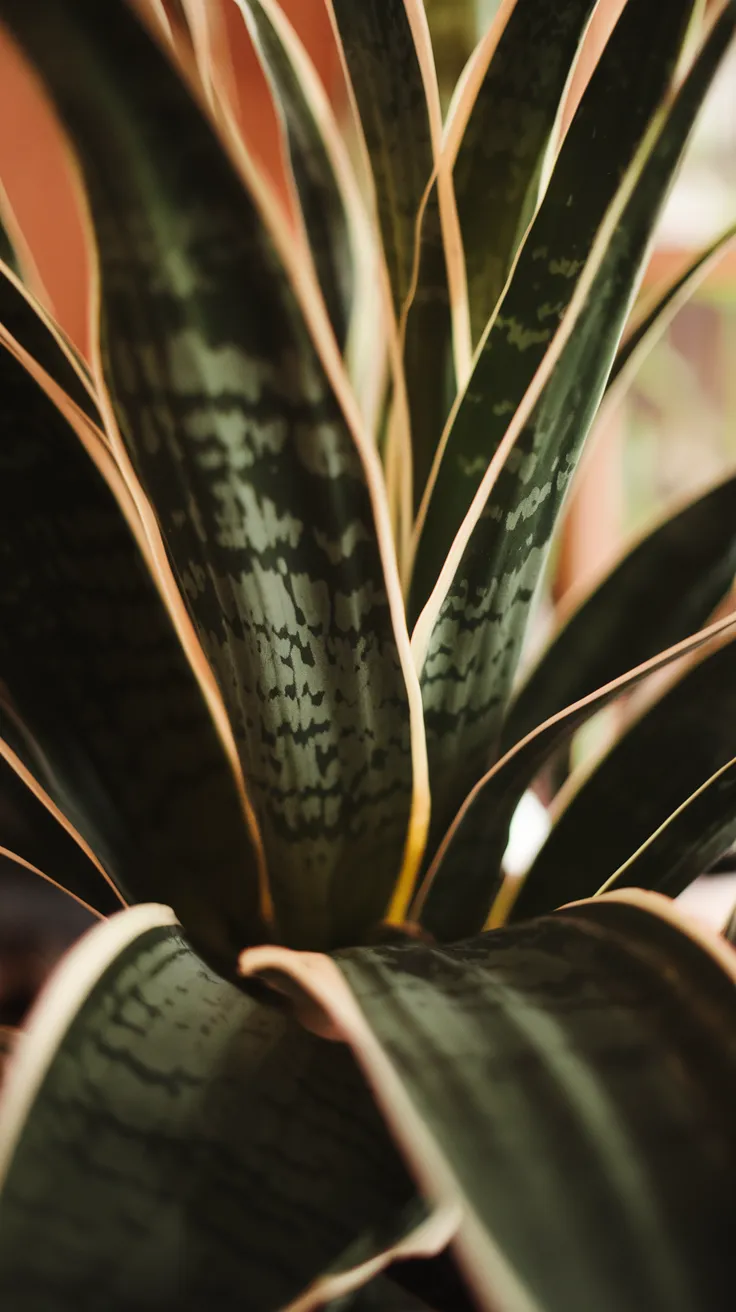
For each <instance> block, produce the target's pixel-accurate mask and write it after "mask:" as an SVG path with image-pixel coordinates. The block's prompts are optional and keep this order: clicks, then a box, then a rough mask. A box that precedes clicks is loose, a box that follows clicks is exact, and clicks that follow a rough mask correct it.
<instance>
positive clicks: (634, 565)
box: [501, 478, 736, 751]
mask: <svg viewBox="0 0 736 1312" xmlns="http://www.w3.org/2000/svg"><path fill="white" fill-rule="evenodd" d="M735 573H736V478H729V479H727V480H726V481H725V482H724V483H721V484H719V485H718V487H715V488H712V489H711V490H710V491H708V492H706V493H705V495H704V496H701V497H698V498H697V500H695V501H693V502H691V503H690V504H689V505H688V506H686V507H685V508H684V510H681V511H680V512H679V513H678V514H675V515H672V516H668V518H667V519H666V520H665V521H664V522H663V523H661V524H659V525H657V527H656V528H655V529H654V530H653V532H651V533H649V534H647V536H646V537H644V538H642V539H641V541H640V542H638V543H637V545H636V546H635V547H634V548H633V549H632V550H631V551H629V552H628V553H627V554H626V555H625V556H624V557H623V559H622V560H621V562H620V563H619V564H618V565H617V566H616V567H615V568H614V569H613V570H612V571H611V573H610V574H609V575H608V576H607V577H606V578H605V579H604V580H603V582H602V583H600V584H599V585H598V586H596V587H595V589H594V590H593V591H592V592H591V594H590V595H589V596H588V597H586V598H585V599H584V600H583V601H582V602H581V603H580V605H579V606H578V607H577V609H576V610H574V611H573V613H572V614H571V615H570V616H569V618H568V619H567V620H566V621H565V623H564V625H563V627H562V629H561V630H560V632H559V633H557V634H556V635H555V636H554V638H553V639H552V642H551V643H550V646H549V647H548V648H547V650H546V651H545V652H544V654H543V655H542V657H541V658H540V660H539V662H538V663H537V665H536V666H535V667H534V669H533V670H532V672H531V674H530V675H529V676H528V678H527V679H526V680H525V682H524V684H523V686H522V688H521V690H520V691H519V693H518V695H517V697H516V698H515V700H514V702H513V705H512V706H511V709H510V710H509V714H508V716H507V718H506V721H505V723H504V727H503V732H502V736H501V747H502V750H503V751H508V749H509V748H510V747H513V745H514V743H516V742H519V741H520V740H521V739H522V738H525V737H526V735H527V734H528V733H531V732H532V730H533V729H535V728H536V726H537V725H538V724H541V723H542V721H543V720H547V719H549V718H550V716H552V715H555V714H556V713H557V712H558V711H561V710H563V709H564V707H565V706H569V705H571V704H572V703H573V702H577V701H579V700H580V699H581V698H582V697H586V696H587V695H588V694H589V693H591V692H593V691H594V690H595V689H596V688H600V687H602V686H603V684H605V683H610V682H611V680H612V679H617V678H618V677H619V675H621V674H623V673H624V672H625V671H626V670H628V669H631V668H633V666H635V665H640V664H641V663H642V662H643V661H646V660H649V658H650V657H652V656H654V655H655V654H656V653H657V652H658V651H662V650H663V649H664V648H666V647H670V646H672V645H674V643H676V642H681V641H682V639H683V638H685V637H686V636H687V635H688V634H689V633H694V632H695V630H696V629H698V628H700V626H701V625H702V624H704V623H705V622H706V620H707V619H708V616H709V615H710V614H711V612H712V611H714V610H715V608H716V606H717V605H718V603H719V601H720V600H721V599H722V597H723V596H724V595H725V594H726V592H727V591H728V589H729V588H730V586H731V584H732V582H733V578H734V574H735Z"/></svg>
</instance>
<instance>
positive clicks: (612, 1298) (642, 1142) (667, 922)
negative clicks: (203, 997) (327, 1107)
mask: <svg viewBox="0 0 736 1312" xmlns="http://www.w3.org/2000/svg"><path fill="white" fill-rule="evenodd" d="M683 931H684V932H683ZM241 965H242V969H244V970H245V971H246V972H247V973H248V974H252V973H255V972H260V971H268V972H269V978H271V977H272V972H276V971H282V972H286V973H288V975H289V976H291V977H292V978H293V979H295V980H296V981H297V982H298V984H299V985H300V986H301V987H302V988H303V989H304V990H305V991H306V992H307V993H308V994H309V995H310V996H311V998H313V999H314V1001H315V1002H316V1003H318V1005H319V1006H321V1007H322V1008H323V1010H324V1012H325V1013H326V1015H327V1016H329V1018H330V1020H331V1021H332V1026H333V1033H335V1034H336V1035H339V1036H340V1037H343V1038H346V1039H347V1040H348V1041H349V1042H350V1043H351V1044H352V1046H353V1049H354V1051H355V1053H356V1056H357V1058H358V1060H359V1061H360V1063H361V1065H362V1067H363V1070H364V1072H365V1074H366V1076H367V1078H368V1079H369V1080H370V1082H371V1084H372V1086H373V1088H374V1090H375V1093H376V1097H377V1100H378V1103H379V1105H380V1106H381V1108H382V1109H383V1112H384V1114H385V1116H386V1117H387V1119H388V1121H389V1123H390V1124H391V1126H392V1129H393V1133H394V1135H395V1137H396V1140H397V1142H398V1143H399V1144H400V1145H401V1147H402V1149H403V1151H404V1153H405V1154H406V1157H407V1161H408V1162H409V1165H410V1168H411V1170H412V1172H413V1173H414V1175H415V1177H416V1178H417V1180H418V1182H419V1184H420V1187H421V1188H422V1189H423V1191H424V1192H426V1193H433V1194H434V1196H435V1197H438V1198H439V1197H447V1198H449V1197H456V1198H457V1197H459V1198H461V1199H462V1202H463V1207H464V1220H463V1224H462V1226H461V1228H460V1230H459V1232H458V1236H457V1239H456V1241H455V1248H456V1253H457V1256H458V1258H459V1260H460V1262H461V1264H462V1266H463V1267H464V1269H465V1272H466V1274H467V1276H468V1278H469V1280H470V1281H471V1283H472V1286H473V1288H474V1290H475V1294H476V1297H477V1299H478V1302H479V1306H481V1307H484V1308H491V1307H493V1308H497V1309H499V1312H507V1310H508V1312H511V1310H513V1312H532V1309H534V1310H535V1312H536V1310H537V1309H541V1308H544V1309H545V1312H591V1309H592V1308H595V1309H596V1312H620V1309H622V1308H632V1309H634V1308H636V1309H639V1308H641V1309H644V1308H646V1309H647V1312H696V1309H699V1308H705V1307H707V1308H709V1309H710V1308H713V1309H714V1310H715V1309H719V1312H720V1310H721V1309H722V1312H725V1309H726V1308H727V1306H728V1291H729V1290H730V1272H731V1265H732V1257H731V1253H732V1244H731V1220H730V1219H731V1217H732V1215H733V1212H734V1207H736V1132H735V1130H734V1125H733V1096H732V1091H733V1086H734V1080H735V1079H736V1045H735V1044H734V1032H735V1029H736V1027H735V1025H734V1022H735V1020H736V991H735V990H734V979H736V958H735V957H734V954H733V952H732V951H731V950H730V949H729V948H728V947H727V946H726V945H725V944H724V943H723V941H722V940H721V939H719V938H718V937H717V936H715V935H713V936H712V937H711V936H709V935H708V934H707V932H706V931H703V933H702V935H701V934H699V932H698V931H695V930H694V931H693V932H692V937H690V936H689V935H688V932H687V929H686V927H685V925H684V923H683V922H682V921H681V920H680V919H679V918H678V917H677V914H676V912H675V911H674V909H673V908H672V904H671V903H669V902H668V901H667V900H666V899H663V898H657V897H655V896H654V895H651V894H650V895H646V894H641V893H640V894H638V895H636V894H630V895H629V897H628V898H625V897H624V895H618V898H612V899H608V898H603V899H600V900H598V901H597V902H594V903H587V904H584V905H579V906H575V907H568V908H565V909H564V910H563V911H561V912H558V913H557V914H555V915H552V916H549V917H545V918H543V919H540V920H537V921H534V922H532V923H530V924H526V925H519V926H515V927H514V928H512V929H511V930H503V931H500V932H497V933H493V934H486V935H483V936H482V937H480V938H477V939H474V940H471V941H469V942H467V943H460V944H456V945H454V946H453V947H446V948H440V947H437V946H430V945H428V944H423V943H412V944H403V945H401V946H394V947H384V948H374V949H364V950H357V949H356V950H353V951H348V952H344V953H339V954H338V956H337V959H336V963H329V962H327V963H325V964H323V965H321V966H318V965H317V963H315V962H314V960H312V961H310V962H309V963H305V962H304V960H303V959H300V958H299V957H298V956H297V955H296V954H294V953H287V952H284V951H279V950H278V949H275V948H262V949H255V950H254V951H252V952H250V953H245V954H244V955H243V959H242V962H241ZM337 967H339V971H340V973H341V974H342V976H343V979H344V981H346V982H347V985H349V990H348V988H346V987H343V988H342V989H341V988H340V986H339V979H338V977H337ZM571 1181H574V1187H571ZM550 1200H554V1206H552V1205H551V1201H550Z"/></svg>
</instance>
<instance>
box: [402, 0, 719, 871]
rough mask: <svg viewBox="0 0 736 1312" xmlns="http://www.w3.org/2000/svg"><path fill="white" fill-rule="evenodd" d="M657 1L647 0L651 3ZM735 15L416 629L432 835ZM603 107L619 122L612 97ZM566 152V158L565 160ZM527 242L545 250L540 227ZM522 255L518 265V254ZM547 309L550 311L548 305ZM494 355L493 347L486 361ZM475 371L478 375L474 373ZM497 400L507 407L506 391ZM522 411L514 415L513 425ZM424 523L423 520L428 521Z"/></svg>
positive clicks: (661, 147)
mask: <svg viewBox="0 0 736 1312" xmlns="http://www.w3.org/2000/svg"><path fill="white" fill-rule="evenodd" d="M638 12H639V13H640V14H641V10H640V11H638ZM654 12H655V11H653V10H652V9H651V6H647V14H648V15H652V14H653V13H654ZM656 12H657V13H661V11H659V10H657V11H656ZM635 13H637V9H636V6H635V5H629V6H628V7H627V9H626V11H625V13H624V17H623V18H622V20H621V22H622V23H623V22H624V21H625V19H626V18H627V17H628V16H629V14H635ZM735 25H736V6H733V7H730V8H729V9H728V10H726V11H724V13H723V14H722V15H721V18H720V21H719V22H718V23H717V24H716V25H715V26H714V28H713V30H712V32H711V34H710V37H709V39H708V41H707V43H706V45H705V46H704V48H703V50H702V52H701V53H700V55H699V57H698V60H697V63H696V64H695V66H694V68H693V69H692V70H691V72H690V74H689V75H688V78H687V79H686V81H685V83H684V84H683V86H682V88H681V90H680V91H679V92H678V94H677V96H676V98H675V100H674V102H673V103H672V105H671V107H670V108H669V109H668V112H667V113H666V117H665V114H664V112H663V113H662V114H661V115H660V117H659V119H658V120H657V121H656V122H657V127H658V131H657V130H656V129H655V128H654V127H653V128H652V129H651V130H650V132H649V134H648V138H647V140H646V141H645V143H644V145H643V146H642V148H641V151H640V157H639V160H638V162H637V165H636V167H635V169H634V172H633V173H631V174H630V175H629V177H628V179H627V180H626V181H625V183H624V184H623V189H622V192H621V193H620V194H619V197H618V200H616V201H614V203H613V206H612V208H611V210H610V212H609V214H608V217H607V219H606V227H605V228H604V230H603V232H604V236H605V243H604V244H605V246H606V249H605V252H604V253H601V244H599V243H597V245H598V255H597V257H596V260H594V261H593V263H592V264H591V266H590V268H588V269H586V274H585V277H586V279H587V280H590V285H589V287H588V289H587V291H586V294H585V297H584V304H583V306H582V309H581V311H580V313H579V315H578V317H577V318H576V319H575V321H574V323H572V320H571V319H570V318H568V320H567V321H566V324H565V325H563V329H562V332H563V333H568V336H567V337H566V338H562V341H563V346H562V349H561V354H560V355H559V359H557V360H556V361H555V363H554V367H553V368H552V372H551V376H549V378H548V381H547V383H546V385H545V386H544V388H543V390H542V392H541V396H540V399H539V401H538V402H537V404H536V406H535V407H534V410H533V413H532V414H531V417H530V418H529V420H528V421H527V422H526V424H525V425H524V427H523V429H521V431H520V432H519V435H518V437H517V438H516V441H515V444H514V445H513V447H511V449H510V450H509V451H508V453H507V454H504V450H503V449H502V450H501V452H500V453H499V457H498V462H497V463H498V466H499V467H498V471H497V473H496V477H495V481H494V482H493V488H492V494H491V495H490V497H489V499H488V501H487V502H486V503H485V507H484V508H483V510H482V513H481V514H480V517H479V518H478V519H477V520H474V519H473V518H472V517H469V519H468V522H467V526H466V527H465V528H464V530H463V536H462V538H461V539H460V541H461V542H463V541H464V542H465V544H466V545H465V546H464V548H463V551H462V556H461V559H460V561H459V564H458V565H457V566H456V567H455V570H454V576H453V577H452V581H451V583H450V584H449V587H447V589H446V590H445V585H444V584H443V590H442V593H440V589H439V588H438V589H437V595H436V600H435V599H434V598H433V600H432V602H431V604H430V605H428V606H427V607H426V610H425V613H424V614H423V615H422V617H421V620H420V623H419V625H418V627H417V630H416V632H415V638H414V641H415V643H416V645H417V651H418V653H419V651H420V650H421V649H422V648H423V647H424V645H425V644H426V657H425V660H424V666H423V673H422V689H423V697H424V706H425V720H426V724H427V734H428V748H429V759H430V777H431V780H432V792H433V821H434V838H433V840H432V843H431V844H430V847H433V846H434V843H435V842H436V841H438V839H439V837H440V836H441V834H442V832H443V830H444V829H445V828H446V827H447V825H448V824H449V823H450V822H451V820H452V818H453V815H454V814H455V812H456V811H457V809H458V807H459V806H460V805H461V803H462V801H463V798H464V796H465V794H466V793H467V792H468V791H469V789H470V788H471V787H472V786H473V784H474V783H475V782H476V781H477V780H478V779H479V778H480V777H481V775H482V774H483V773H484V770H485V769H486V768H487V764H488V760H489V756H490V753H491V752H492V750H493V744H494V741H495V738H496V735H497V733H498V731H499V727H500V720H501V717H502V715H503V712H504V709H505V704H506V701H507V698H508V696H509V692H510V688H511V682H512V679H513V676H514V673H515V670H516V665H517V662H518V657H519V652H520V650H521V644H522V640H523V635H524V632H525V628H526V623H527V618H528V614H529V607H530V603H531V600H532V596H533V593H534V589H535V587H536V584H537V581H538V579H539V576H540V573H541V569H542V566H543V564H544V560H545V558H546V552H547V548H548V544H549V541H550V538H551V534H552V530H553V528H554V524H555V522H556V519H557V516H558V514H559V511H560V509H561V506H562V503H563V500H564V496H565V493H566V490H567V487H568V484H569V480H570V478H571V476H572V473H573V472H574V469H575V466H576V463H577V460H578V458H579V454H580V451H581V448H582V444H583V442H584V440H585V437H586V436H587V433H588V431H589V428H590V425H591V423H592V420H593V417H594V415H595V413H596V409H597V407H598V404H599V402H600V399H601V396H602V393H603V389H604V387H605V382H606V378H607V375H608V372H609V370H610V366H611V363H612V360H613V357H614V353H615V350H616V346H617V343H618V339H619V336H620V333H621V331H622V329H623V325H624V322H625V320H626V316H627V314H628V310H629V305H630V301H631V297H632V294H633V290H634V288H635V286H636V282H637V279H638V277H639V275H640V272H641V268H642V265H643V261H644V258H645V255H646V251H647V247H648V243H649V239H650V235H651V231H652V227H653V225H654V222H655V220H656V217H657V214H658V212H659V210H660V207H661V205H662V202H663V200H664V198H665V197H666V195H667V192H668V189H669V186H670V184H671V182H672V179H673V176H674V174H675V171H676V167H677V164H678V163H679V160H680V158H681V155H682V151H683V149H684V146H685V144H686V142H687V139H688V135H689V132H690V130H691V128H692V124H693V121H694V118H695V114H696V112H697V109H698V108H699V106H700V104H701V103H702V99H703V97H704V95H705V92H706V90H707V88H708V86H709V84H710V82H711V80H712V77H713V75H714V73H715V71H716V70H717V68H718V66H719V63H720V60H721V58H722V56H723V54H724V52H725V50H726V49H727V47H728V43H729V40H730V38H731V35H732V33H733V29H734V26H735ZM614 40H615V37H614ZM609 71H610V70H609ZM591 86H593V84H591ZM598 90H600V88H598ZM583 103H584V104H585V102H583ZM605 112H606V115H607V116H608V120H609V121H611V116H610V105H609V106H608V108H607V109H606V111H605ZM581 113H582V110H581ZM655 132H656V135H655ZM570 140H572V130H571V133H570V136H569V137H568V142H569V141H570ZM650 143H651V144H650ZM599 149H600V147H599ZM561 164H562V159H561V162H560V166H558V167H561ZM639 169H640V170H641V171H640V172H639V171H638V170H639ZM550 194H551V193H550ZM530 241H531V244H532V249H533V250H537V252H538V248H537V247H536V246H535V244H534V237H532V238H530ZM525 249H526V248H525ZM597 259H600V263H597ZM540 262H541V263H542V264H544V266H545V267H546V265H547V257H545V258H544V260H541V257H540ZM553 264H554V261H553ZM518 267H519V269H521V267H522V263H521V262H520V264H519V266H518ZM555 267H556V266H555ZM517 276H518V275H517ZM582 286H585V284H582ZM566 295H567V294H565V297H563V300H565V299H566ZM581 299H583V298H582V296H581ZM540 312H541V313H542V319H545V317H546V315H545V312H542V311H540ZM496 322H497V323H499V322H504V323H506V329H505V332H506V333H507V334H508V335H507V336H506V337H505V338H504V341H505V343H506V346H507V347H508V346H509V343H514V342H517V341H519V340H521V339H519V338H518V333H519V332H521V328H520V325H519V323H518V322H517V321H513V322H507V321H506V320H505V319H504V317H503V316H501V318H500V319H499V320H497V321H496ZM547 333H548V330H547V328H546V327H543V328H539V329H538V331H537V332H536V335H537V336H539V337H544V338H545V339H546V337H547ZM492 336H493V333H491V337H492ZM534 337H535V332H532V339H534ZM490 340H491V338H490V337H489V341H490ZM509 349H510V350H511V353H512V354H514V353H516V354H517V355H518V356H519V357H520V358H521V357H523V356H524V354H525V352H523V351H520V350H519V349H518V347H517V346H513V347H509ZM506 354H507V352H506V347H505V348H504V351H502V352H501V355H502V357H504V358H505V355H506ZM493 355H494V352H493V351H491V352H490V356H489V360H491V361H492V357H493ZM483 359H484V357H483V356H481V359H480V362H479V365H478V367H477V369H476V375H477V374H478V372H479V371H482V369H483V368H484V365H483ZM489 367H490V366H489ZM477 382H478V385H479V386H480V380H479V379H478V380H477ZM483 395H484V394H483V392H482V391H481V392H480V393H479V392H476V379H474V380H473V381H472V382H471V384H470V388H469V391H468V394H467V397H466V401H465V404H464V406H463V407H462V408H461V410H460V411H459V413H458V417H457V420H456V424H457V423H458V422H460V421H461V420H462V423H463V424H464V425H465V427H466V428H467V427H468V425H473V424H474V425H475V427H476V429H477V431H478V432H480V430H481V428H482V421H481V419H480V415H479V413H478V407H477V402H478V399H479V396H481V397H483ZM497 395H499V394H497ZM490 405H491V397H490V396H489V395H488V394H485V410H484V413H485V414H486V417H487V416H488V409H489V408H490ZM495 408H501V409H503V408H504V407H503V406H501V404H500V402H499V403H498V406H494V409H495ZM521 422H522V421H521V420H518V421H517V423H518V426H519V428H521ZM513 431H514V430H513V429H512V430H511V432H512V433H513ZM448 450H449V447H448ZM487 484H488V480H487V482H486V485H487ZM442 487H443V483H442V480H441V479H440V480H439V481H438V483H437V485H436V490H435V496H437V495H441V493H442ZM489 491H490V488H489ZM474 513H475V512H474ZM428 531H430V524H429V520H428V521H427V524H426V525H425V533H426V532H428ZM420 550H421V545H420ZM457 550H458V554H459V548H458V549H457ZM425 564H426V560H425Z"/></svg>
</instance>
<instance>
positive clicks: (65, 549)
mask: <svg viewBox="0 0 736 1312" xmlns="http://www.w3.org/2000/svg"><path fill="white" fill-rule="evenodd" d="M0 394H1V395H2V419H3V422H2V425H0V522H1V523H2V534H1V535H0V680H1V681H2V684H3V685H4V701H5V703H6V706H7V707H8V709H9V711H12V712H13V716H14V718H16V717H17V719H18V720H19V721H20V723H21V724H22V725H24V726H26V728H27V729H28V731H29V737H28V738H27V739H24V738H23V736H22V735H20V734H17V735H16V736H15V738H14V739H13V740H12V742H11V745H12V746H13V747H14V749H15V751H16V752H17V753H18V755H19V756H20V757H21V759H22V761H23V763H24V764H25V765H26V766H27V768H28V769H29V770H30V772H31V774H32V775H34V776H35V777H36V778H37V779H38V780H39V782H40V783H41V784H42V785H43V787H44V788H45V789H46V791H47V792H48V793H49V794H50V795H51V798H52V799H53V801H54V802H55V803H56V804H57V805H58V806H59V808H60V810H61V811H62V812H63V813H64V814H65V815H67V817H68V818H69V820H70V821H71V822H72V823H73V824H74V826H75V827H76V828H77V830H78V831H79V833H80V834H81V835H82V837H83V838H84V839H86V841H87V842H88V843H89V845H90V847H91V848H92V850H93V852H94V853H95V855H96V856H97V857H98V859H99V860H100V861H101V862H102V864H103V866H104V867H105V869H106V870H107V872H108V873H109V874H110V875H111V876H112V878H113V879H114V880H115V882H116V883H117V884H118V887H119V888H120V889H121V891H122V892H123V894H124V895H125V897H126V898H128V899H129V900H146V899H147V898H150V897H151V896H158V897H165V898H166V900H167V901H169V902H171V903H172V904H173V905H175V906H176V907H177V909H178V911H179V913H180V915H181V916H182V917H183V918H184V919H185V920H186V921H187V922H188V924H189V925H190V926H191V928H192V932H193V933H195V934H196V936H197V938H198V941H199V942H200V943H202V945H203V947H204V948H205V949H206V950H207V951H208V952H209V953H211V954H212V955H213V956H214V957H215V958H216V959H217V960H218V961H219V962H220V963H221V964H222V965H223V968H225V969H226V968H228V965H231V964H232V958H233V954H234V952H236V951H237V950H238V949H239V948H240V947H242V939H243V935H247V937H248V938H249V939H250V941H251V942H253V941H254V939H256V940H257V939H258V937H259V934H260V928H259V920H258V917H257V911H256V903H257V896H258V894H257V876H256V866H255V857H254V853H253V851H252V848H251V844H250V839H249V837H248V833H247V830H246V827H245V820H244V818H243V813H242V810H241V804H240V799H239V797H238V793H237V791H236V786H235V783H234V781H233V778H232V774H231V770H230V766H229V764H228V762H227V758H226V756H225V752H224V749H223V748H222V746H221V743H220V741H219V739H218V737H217V734H216V731H215V729H214V726H213V724H212V722H211V720H210V716H209V712H208V711H207V708H206V706H205V703H204V700H203V698H202V694H201V692H200V690H199V687H198V685H197V683H196V681H195V678H194V675H193V674H192V671H191V669H190V667H189V665H188V663H187V661H186V658H185V656H184V653H183V651H182V650H181V647H180V645H179V641H178V639H177V637H176V634H175V632H174V629H173V626H172V624H171V622H170V620H169V617H168V614H167V613H166V611H165V609H164V606H163V603H162V601H161V599H160V597H159V595H158V592H157V591H156V588H155V586H154V584H153V582H152V580H151V577H150V575H149V573H148V569H147V566H146V564H145V562H144V560H143V558H142V556H141V554H140V552H139V550H138V547H137V545H136V543H135V540H134V538H133V536H132V533H131V531H130V529H129V527H128V525H127V524H126V522H125V520H124V518H123V515H122V513H121V511H120V509H119V507H118V504H117V503H116V501H115V499H114V497H113V495H112V493H111V491H110V490H109V488H108V486H107V485H106V483H105V481H104V480H103V478H102V476H101V474H100V473H99V472H98V470H97V469H96V467H95V465H94V464H93V462H92V460H91V458H90V456H89V455H88V454H87V452H86V451H85V449H84V447H83V446H82V443H81V441H80V440H79V438H78V436H77V434H76V433H75V432H74V431H73V429H71V428H70V426H69V425H68V423H67V422H66V420H65V419H64V418H63V416H62V415H61V414H60V412H59V411H58V410H57V409H56V407H55V406H54V405H53V403H52V402H51V401H50V400H49V399H48V397H47V396H46V395H45V394H44V393H43V392H42V391H41V389H40V387H39V386H38V385H37V384H36V383H35V382H34V381H33V379H32V378H31V377H30V375H29V374H28V373H27V372H26V370H25V369H24V367H23V366H22V365H21V364H20V363H19V362H18V361H17V360H15V359H14V357H13V356H11V355H10V353H9V352H8V351H6V350H5V349H4V348H2V349H0ZM5 736H6V737H7V736H8V735H7V732H6V734H5ZM47 873H49V874H50V873H51V871H48V872H47Z"/></svg>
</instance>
